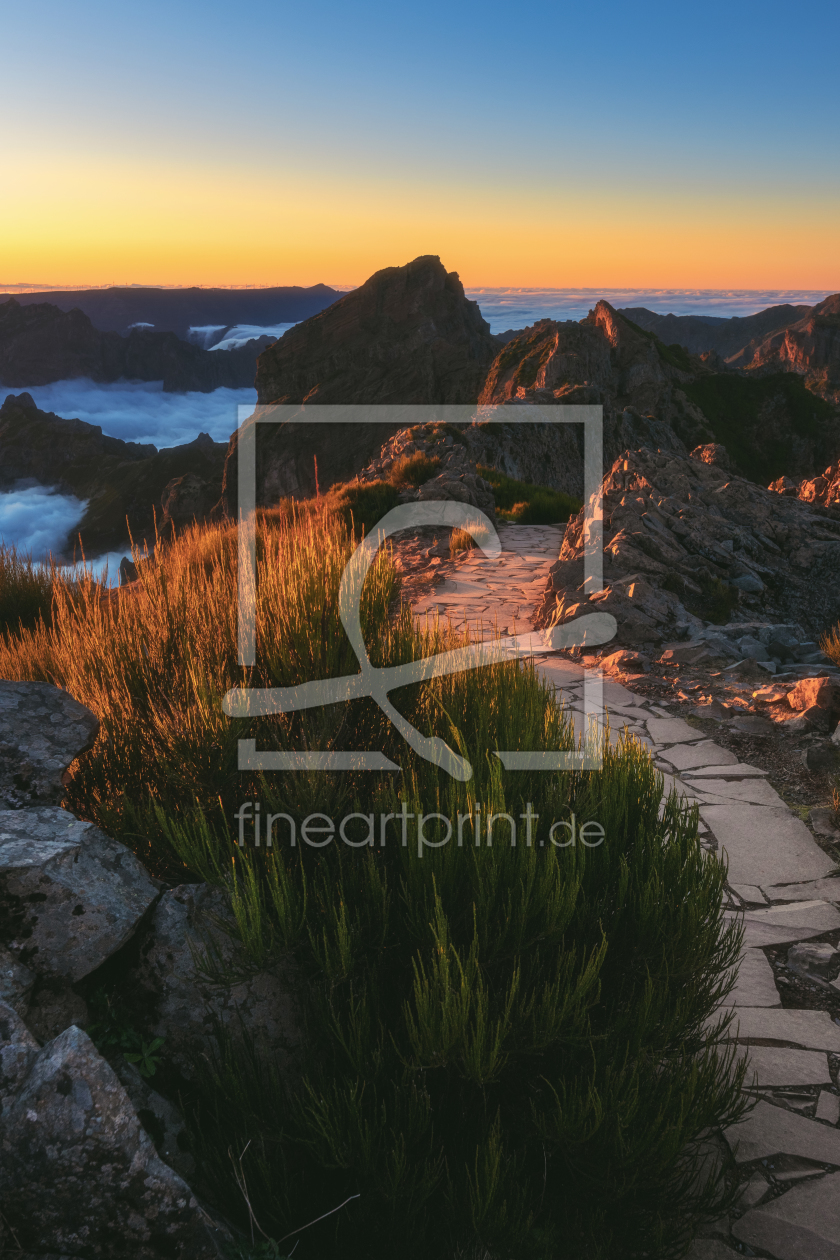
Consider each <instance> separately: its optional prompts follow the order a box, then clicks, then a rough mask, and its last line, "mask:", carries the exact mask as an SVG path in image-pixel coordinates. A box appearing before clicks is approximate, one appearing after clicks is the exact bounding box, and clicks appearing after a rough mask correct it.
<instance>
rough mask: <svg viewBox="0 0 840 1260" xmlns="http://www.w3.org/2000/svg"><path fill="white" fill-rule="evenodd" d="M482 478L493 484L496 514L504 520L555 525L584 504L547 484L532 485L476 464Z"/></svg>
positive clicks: (522, 523) (566, 519)
mask: <svg viewBox="0 0 840 1260" xmlns="http://www.w3.org/2000/svg"><path fill="white" fill-rule="evenodd" d="M478 471H479V473H480V474H481V476H482V477H483V478H484V479H485V481H489V482H490V485H491V486H492V487H493V496H494V498H495V500H496V515H497V516H498V517H499V518H500V520H503V521H513V522H515V523H516V524H517V525H556V524H558V523H559V522H561V521H568V520H569V518H570V517H571V516H574V514H575V513H576V512H579V511H580V509H581V507H582V506H583V505H582V503H581V501H580V499H576V498H574V496H573V495H570V494H564V493H562V492H561V491H560V490H552V489H551V488H550V487H549V486H534V485H531V484H530V483H529V482H527V481H517V480H516V478H514V477H508V476H507V475H506V474H505V473H502V472H499V471H498V470H497V469H495V468H486V467H484V466H482V465H479V469H478Z"/></svg>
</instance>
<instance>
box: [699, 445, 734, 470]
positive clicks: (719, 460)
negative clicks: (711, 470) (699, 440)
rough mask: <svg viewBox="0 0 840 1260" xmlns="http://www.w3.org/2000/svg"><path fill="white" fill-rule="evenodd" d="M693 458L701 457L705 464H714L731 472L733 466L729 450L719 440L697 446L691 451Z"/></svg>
mask: <svg viewBox="0 0 840 1260" xmlns="http://www.w3.org/2000/svg"><path fill="white" fill-rule="evenodd" d="M691 458H692V459H699V460H700V461H701V462H702V463H704V464H714V465H715V466H716V467H718V468H722V469H723V470H724V472H729V471H730V470H731V468H732V460H731V459H730V458H729V452H728V451H727V449H726V447H725V446H721V445H720V443H719V442H707V443H706V444H705V446H695V448H694V450H693V451H692V452H691Z"/></svg>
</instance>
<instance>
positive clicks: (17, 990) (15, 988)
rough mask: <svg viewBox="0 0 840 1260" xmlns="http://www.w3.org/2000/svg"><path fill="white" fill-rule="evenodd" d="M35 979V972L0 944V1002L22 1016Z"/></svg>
mask: <svg viewBox="0 0 840 1260" xmlns="http://www.w3.org/2000/svg"><path fill="white" fill-rule="evenodd" d="M35 980H36V976H35V972H34V971H30V970H29V968H28V967H24V965H23V963H20V962H18V960H17V959H16V958H15V956H14V954H10V953H9V951H8V950H7V949H4V948H3V947H2V945H0V1002H5V1003H6V1004H7V1005H8V1006H11V1007H12V1008H13V1009H14V1010H16V1011H17V1013H18V1014H19V1015H20V1016H21V1017H24V1016H25V1015H26V1012H27V1010H28V1008H29V998H30V996H31V993H32V989H33V986H34V984H35Z"/></svg>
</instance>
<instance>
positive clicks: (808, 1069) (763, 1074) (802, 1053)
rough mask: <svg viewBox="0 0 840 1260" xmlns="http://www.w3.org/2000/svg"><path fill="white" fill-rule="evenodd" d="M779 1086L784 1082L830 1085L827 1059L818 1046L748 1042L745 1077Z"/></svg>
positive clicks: (788, 1083) (761, 1083)
mask: <svg viewBox="0 0 840 1260" xmlns="http://www.w3.org/2000/svg"><path fill="white" fill-rule="evenodd" d="M753 1073H755V1075H756V1077H757V1084H758V1085H759V1086H762V1085H770V1086H773V1087H776V1088H778V1087H779V1086H783V1085H830V1084H831V1072H830V1071H829V1068H828V1060H827V1058H826V1056H825V1055H824V1054H820V1053H819V1051H817V1050H791V1049H789V1048H788V1047H786V1046H750V1056H749V1067H748V1068H747V1080H748V1081H749V1080H750V1078H751V1077H752V1074H753Z"/></svg>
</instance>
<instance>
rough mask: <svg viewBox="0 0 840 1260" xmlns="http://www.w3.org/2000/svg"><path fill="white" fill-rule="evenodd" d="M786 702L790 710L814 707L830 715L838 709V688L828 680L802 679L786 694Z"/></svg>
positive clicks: (839, 702)
mask: <svg viewBox="0 0 840 1260" xmlns="http://www.w3.org/2000/svg"><path fill="white" fill-rule="evenodd" d="M787 701H788V704H789V705H790V707H791V708H792V709H797V710H804V711H807V710H809V709H811V708H812V707H816V708H818V709H824V710H825V711H826V713H830V712H832V711H834V710H836V709H837V708H838V707H840V687H838V686H837V684H836V683H834V682H832V680H831V679H830V678H803V679H802V681H801V682H798V683H797V684H796V686H795V687H792V688H791V690H790V691H789V692H788V696H787Z"/></svg>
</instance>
